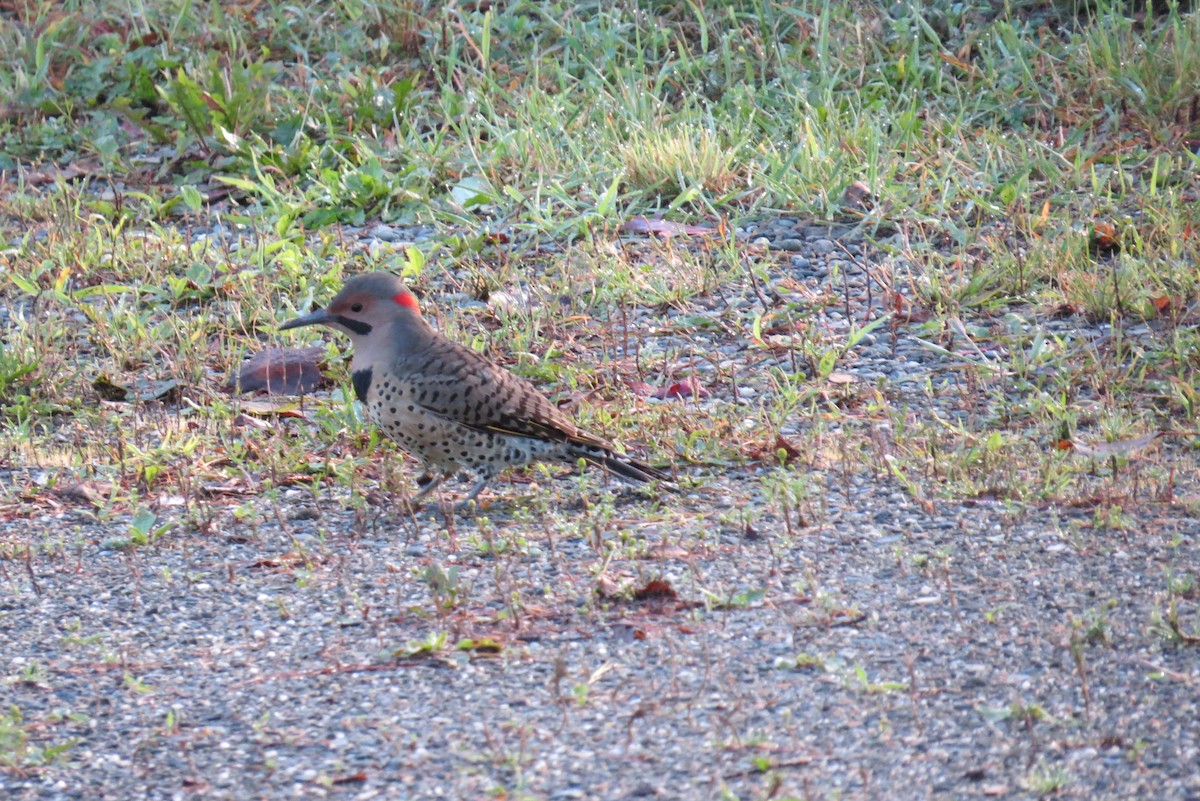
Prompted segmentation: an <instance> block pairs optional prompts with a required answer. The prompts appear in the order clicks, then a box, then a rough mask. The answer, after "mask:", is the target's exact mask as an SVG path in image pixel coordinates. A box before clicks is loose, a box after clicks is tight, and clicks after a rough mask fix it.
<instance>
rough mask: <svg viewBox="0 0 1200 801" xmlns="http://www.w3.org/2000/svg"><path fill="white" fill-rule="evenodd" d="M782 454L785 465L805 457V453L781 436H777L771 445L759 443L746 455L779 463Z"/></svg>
mask: <svg viewBox="0 0 1200 801" xmlns="http://www.w3.org/2000/svg"><path fill="white" fill-rule="evenodd" d="M781 454H782V459H783V463H784V464H791V463H792V462H794V461H796V460H797V459H799V458H800V457H801V456H803V455H804V453H803V451H801V450H800V449H799V448H798V447H796V446H795V445H794V444H793V443H792V442H791V441H790V440H788V439H787V438H786V437H784V436H783V435H781V434H776V435H775V442H773V443H772V444H771V445H767V444H765V443H759V444H756V445H753V446H751V447H750V448H749V449H747V451H746V455H747V456H749V457H750V458H751V459H754V460H756V461H760V462H771V463H778V461H779V459H780V458H781V456H780V455H781Z"/></svg>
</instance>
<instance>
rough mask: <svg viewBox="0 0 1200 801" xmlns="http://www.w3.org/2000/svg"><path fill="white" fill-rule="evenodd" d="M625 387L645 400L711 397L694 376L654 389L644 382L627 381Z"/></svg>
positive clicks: (710, 393)
mask: <svg viewBox="0 0 1200 801" xmlns="http://www.w3.org/2000/svg"><path fill="white" fill-rule="evenodd" d="M625 386H627V387H629V389H630V391H632V392H633V393H634V394H635V395H641V396H642V397H645V398H657V399H659V400H670V399H673V398H685V399H693V398H694V399H695V400H700V399H702V398H707V397H709V396H710V395H712V392H710V391H709V390H708V389H707V388H705V386H704V385H703V384H701V383H700V382H699V381H698V380H697V379H696V377H695V376H688V377H687V378H685V379H683V380H682V381H676V382H675V383H673V384H667V385H666V386H662V387H654V386H651V385H650V384H647V383H646V382H645V381H634V380H627V381H626V382H625Z"/></svg>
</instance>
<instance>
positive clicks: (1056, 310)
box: [1046, 303, 1083, 319]
mask: <svg viewBox="0 0 1200 801" xmlns="http://www.w3.org/2000/svg"><path fill="white" fill-rule="evenodd" d="M1082 312H1083V307H1082V306H1080V305H1078V304H1075V303H1058V304H1055V305H1053V306H1051V307H1050V308H1049V309H1047V310H1046V316H1047V317H1050V318H1053V319H1058V318H1061V317H1074V316H1075V315H1077V314H1081V313H1082Z"/></svg>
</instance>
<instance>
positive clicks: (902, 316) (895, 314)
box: [888, 292, 933, 323]
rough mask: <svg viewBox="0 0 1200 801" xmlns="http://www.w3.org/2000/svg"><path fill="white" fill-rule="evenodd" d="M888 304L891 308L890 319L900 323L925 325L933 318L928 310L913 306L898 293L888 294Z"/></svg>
mask: <svg viewBox="0 0 1200 801" xmlns="http://www.w3.org/2000/svg"><path fill="white" fill-rule="evenodd" d="M888 302H889V305H890V306H891V307H892V319H894V320H896V321H897V322H901V323H927V322H929V319H930V318H931V317H933V312H931V311H930V310H929V309H926V308H922V307H917V306H913V304H912V303H911V302H910V301H909V299H908V298H906V297H904V296H903V295H901V294H900V293H899V292H890V293H889V294H888Z"/></svg>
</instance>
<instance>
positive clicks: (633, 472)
mask: <svg viewBox="0 0 1200 801" xmlns="http://www.w3.org/2000/svg"><path fill="white" fill-rule="evenodd" d="M576 456H579V457H582V458H583V459H584V460H585V461H586V462H587V463H588V464H594V465H596V466H597V467H602V468H604V469H605V470H607V471H608V472H610V473H612V474H613V475H614V476H617V477H618V478H623V479H625V480H626V481H629V482H632V483H634V484H647V483H649V482H651V481H657V482H659V483H660V484H662V485H663V486H664V487H667V488H669V489H678V488H677V487H676V485H675V482H674V481H672V480H671V475H670V474H669V473H667V472H666V471H664V470H659V469H658V468H657V467H651V466H650V465H648V464H646V463H645V462H639V461H638V460H637V459H633V458H630V457H628V456H622V455H621V454H619V453H614V452H612V451H606V450H601V449H600V448H587V449H586V450H585V449H583V448H580V449H579V450H578V451H577V452H576Z"/></svg>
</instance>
